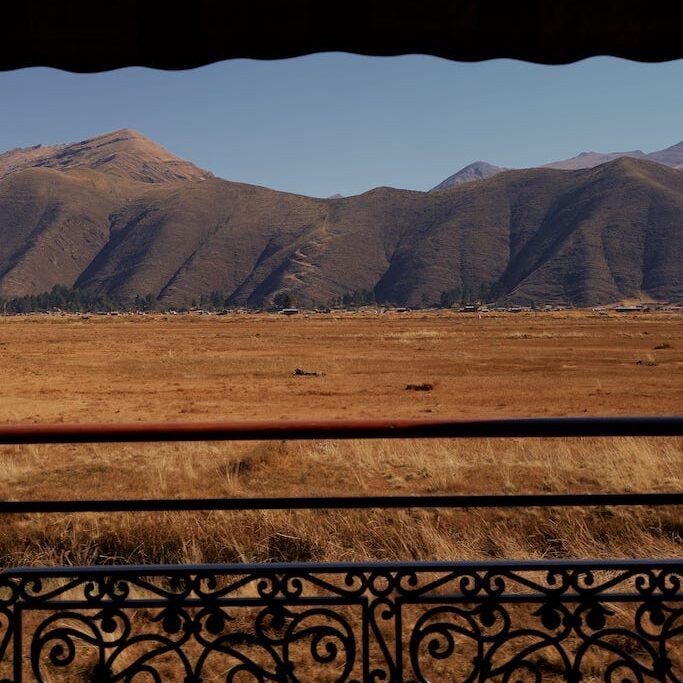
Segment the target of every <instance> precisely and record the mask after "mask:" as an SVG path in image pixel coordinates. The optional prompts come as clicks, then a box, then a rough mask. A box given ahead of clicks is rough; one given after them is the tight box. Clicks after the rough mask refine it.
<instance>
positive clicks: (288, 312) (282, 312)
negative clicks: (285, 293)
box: [278, 308, 299, 315]
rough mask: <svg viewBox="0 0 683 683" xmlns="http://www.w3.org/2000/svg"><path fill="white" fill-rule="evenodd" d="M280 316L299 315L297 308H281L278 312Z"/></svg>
mask: <svg viewBox="0 0 683 683" xmlns="http://www.w3.org/2000/svg"><path fill="white" fill-rule="evenodd" d="M278 313H279V314H280V315H297V314H298V313H299V309H298V308H283V309H281V310H280V311H278Z"/></svg>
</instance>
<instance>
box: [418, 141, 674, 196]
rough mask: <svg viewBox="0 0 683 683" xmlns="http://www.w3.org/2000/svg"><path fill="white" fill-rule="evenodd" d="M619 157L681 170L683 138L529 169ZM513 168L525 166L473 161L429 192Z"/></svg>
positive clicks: (581, 166) (581, 155) (603, 161)
mask: <svg viewBox="0 0 683 683" xmlns="http://www.w3.org/2000/svg"><path fill="white" fill-rule="evenodd" d="M621 157H628V158H634V159H645V160H649V161H655V162H657V163H661V164H664V165H665V166H671V167H672V168H677V169H683V141H681V142H678V143H676V144H674V145H671V146H670V147H666V148H665V149H661V150H658V151H656V152H650V153H649V154H646V153H645V152H643V151H642V150H639V149H637V150H632V151H630V152H580V153H579V154H577V155H576V156H574V157H571V158H569V159H562V160H560V161H551V162H550V163H547V164H543V165H541V166H535V167H531V168H555V169H560V170H568V171H577V170H580V169H584V168H593V167H595V166H600V165H601V164H606V163H609V162H610V161H615V160H616V159H619V158H621ZM479 169H482V171H481V172H480V171H479ZM512 170H524V169H512V168H506V167H502V166H496V165H494V164H489V163H488V162H485V161H475V162H473V163H471V164H468V165H467V166H464V167H463V168H461V169H460V170H459V171H456V172H455V173H453V174H452V175H450V176H448V177H447V178H445V179H444V180H442V181H441V182H440V183H438V184H437V185H435V186H434V187H432V188H431V190H430V192H434V191H438V190H444V189H448V188H449V187H455V186H456V185H459V184H461V183H464V182H471V181H475V180H483V179H485V178H490V177H491V176H493V175H496V174H497V173H502V172H504V171H512ZM473 171H474V172H473Z"/></svg>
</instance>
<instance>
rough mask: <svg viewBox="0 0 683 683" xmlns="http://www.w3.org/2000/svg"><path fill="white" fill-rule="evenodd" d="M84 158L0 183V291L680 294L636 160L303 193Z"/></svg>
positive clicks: (164, 297)
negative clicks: (452, 181) (427, 184)
mask: <svg viewBox="0 0 683 683" xmlns="http://www.w3.org/2000/svg"><path fill="white" fill-rule="evenodd" d="M103 137H106V136H103ZM142 142H143V143H144V139H143V140H142ZM116 144H119V143H116ZM121 144H123V143H121ZM138 144H140V141H139V140H137V139H136V140H133V147H128V148H126V147H125V146H124V147H123V148H122V149H120V150H119V152H118V154H119V155H120V157H121V158H123V159H129V158H130V157H129V155H132V154H133V151H131V150H132V149H134V148H135V146H137V145H138ZM152 144H153V143H152ZM85 146H88V147H92V145H85ZM144 146H145V147H146V149H148V150H149V149H150V145H144ZM3 156H5V157H6V156H7V155H3ZM0 158H2V157H0ZM87 158H89V159H90V161H89V162H87V163H86V162H85V161H83V159H84V157H81V161H80V162H78V163H76V164H74V165H67V166H65V167H58V168H56V167H45V166H43V167H38V168H36V167H35V166H30V165H29V166H28V167H24V168H21V169H19V168H17V169H15V170H14V171H12V172H11V173H8V174H6V175H5V177H4V178H2V179H0V236H2V239H0V296H2V297H11V296H17V295H22V294H27V293H39V292H42V291H46V290H49V289H50V288H51V287H52V286H53V285H55V284H64V285H67V286H69V287H73V286H75V287H79V288H88V289H90V290H92V291H95V292H99V293H106V294H110V295H116V296H118V297H124V298H133V297H134V296H135V295H143V296H144V295H147V294H152V295H153V296H155V297H157V298H158V299H159V300H160V301H161V302H162V303H163V304H164V305H168V306H183V305H189V304H190V303H191V302H192V301H193V300H195V299H198V298H199V297H200V296H201V295H208V294H209V293H211V292H218V293H220V297H221V299H222V300H224V301H226V303H227V305H243V304H249V305H254V306H260V305H262V304H263V303H264V302H266V303H267V302H269V301H271V300H272V298H273V297H274V296H275V295H276V294H277V293H278V292H282V291H284V292H287V293H289V294H290V295H291V296H292V298H293V300H294V301H295V302H296V303H297V304H299V305H309V304H317V305H320V304H325V303H328V302H330V301H333V300H335V299H338V298H339V297H341V296H343V295H345V294H351V293H354V292H359V291H361V290H362V291H365V292H372V293H373V295H374V296H375V297H376V298H377V300H378V301H382V302H393V303H396V304H401V305H409V306H421V305H426V304H433V303H437V302H439V301H440V300H443V299H444V296H446V297H454V298H456V299H458V298H460V297H463V296H465V297H467V298H478V297H483V298H487V299H489V298H499V299H503V300H507V301H515V302H518V303H531V302H534V303H560V302H561V303H570V304H576V305H593V304H598V303H607V302H611V301H617V300H620V299H623V298H632V297H640V296H647V297H652V298H655V299H660V300H671V299H673V300H681V299H683V246H682V245H683V239H681V237H682V233H683V172H681V171H678V170H675V169H672V168H668V167H666V166H663V165H661V164H658V163H653V162H650V161H646V160H640V159H630V158H619V159H617V160H615V161H612V162H611V163H608V164H604V165H601V166H597V167H595V168H592V169H585V170H577V171H560V170H554V169H531V170H524V171H506V172H502V173H499V174H497V175H494V176H493V177H491V178H488V179H484V180H481V181H479V182H475V183H463V184H460V185H458V186H457V187H454V188H452V189H446V190H441V191H437V192H430V193H423V192H412V191H406V190H395V189H391V188H377V189H375V190H372V191H370V192H367V193H365V194H362V195H358V196H355V197H347V198H335V199H313V198H309V197H304V196H299V195H292V194H287V193H282V192H275V191H274V190H270V189H267V188H263V187H256V186H251V185H244V184H239V183H233V182H228V181H225V180H221V179H218V178H214V177H210V176H206V175H204V176H202V175H200V176H197V177H187V178H184V179H176V180H175V181H173V182H169V181H168V180H163V179H160V180H157V181H154V182H150V181H149V177H151V176H148V179H147V180H144V179H142V178H140V177H139V176H138V175H137V174H138V171H139V169H140V168H142V166H141V165H140V164H137V165H136V164H133V163H132V162H131V164H128V165H127V166H126V170H125V172H124V170H123V169H122V167H121V165H118V164H117V165H114V166H108V164H107V163H97V158H94V157H92V156H89V157H87ZM153 161H154V160H153V159H152V160H149V159H148V160H147V164H148V165H147V168H148V169H149V168H151V167H155V168H158V164H159V163H162V162H163V159H162V160H157V161H154V163H152V162H153ZM52 163H54V162H52ZM26 165H27V164H24V166H26ZM162 165H163V163H162ZM193 168H195V167H193ZM155 175H158V172H157V171H155ZM162 175H163V174H162ZM202 178H204V179H202Z"/></svg>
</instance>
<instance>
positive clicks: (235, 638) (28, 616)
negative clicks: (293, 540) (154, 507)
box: [0, 561, 683, 683]
mask: <svg viewBox="0 0 683 683" xmlns="http://www.w3.org/2000/svg"><path fill="white" fill-rule="evenodd" d="M682 575H683V562H680V561H670V562H654V561H653V562H625V561H622V562H603V563H597V562H596V563H587V562H581V563H578V562H577V563H575V564H574V565H572V564H569V563H533V564H531V563H529V564H523V563H510V564H503V563H484V562H482V563H480V564H478V565H476V564H472V563H463V564H458V563H450V564H440V565H435V564H427V563H424V564H420V563H411V564H400V565H398V564H397V565H389V564H387V565H368V566H363V565H339V566H335V565H305V564H302V565H270V566H268V565H258V566H254V565H250V566H245V565H224V566H211V567H207V566H202V567H159V568H138V569H137V570H136V569H135V568H125V567H114V568H84V569H82V570H79V569H69V570H66V569H65V570H43V571H41V570H37V569H35V570H33V569H32V570H17V571H14V572H5V573H3V574H0V683H6V682H9V681H13V682H14V683H19V681H24V680H37V681H74V682H76V681H98V682H104V681H109V682H112V683H113V682H114V681H125V682H128V681H130V682H133V681H138V680H140V681H143V680H144V681H147V680H150V681H168V680H174V681H175V680H177V681H184V683H199V682H200V681H207V680H223V681H226V683H241V682H242V681H255V682H258V683H261V682H262V683H266V682H273V681H283V682H287V683H304V682H305V681H339V682H342V681H344V682H349V683H351V682H355V683H361V682H363V683H365V682H371V681H374V682H376V683H380V682H383V683H398V682H399V681H420V682H422V683H427V682H429V683H437V682H441V681H443V683H447V682H448V683H450V682H451V681H456V680H457V681H486V680H491V681H494V680H495V681H532V682H533V683H537V682H540V681H570V682H574V683H578V682H579V681H582V680H587V679H589V678H590V679H594V680H603V681H605V682H606V683H621V682H622V681H625V680H628V681H631V682H632V683H641V682H642V683H646V682H650V681H663V682H669V683H683V605H682V600H683V597H682V596H681V576H682Z"/></svg>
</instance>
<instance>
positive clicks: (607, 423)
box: [0, 415, 683, 445]
mask: <svg viewBox="0 0 683 683" xmlns="http://www.w3.org/2000/svg"><path fill="white" fill-rule="evenodd" d="M619 436H683V415H670V416H617V417H527V418H505V419H483V420H482V419H479V420H449V419H426V420H425V419H398V420H393V419H371V420H302V421H295V420H292V421H290V420H279V421H278V420H266V421H256V420H245V421H230V422H135V423H118V424H117V423H103V424H22V425H0V445H11V444H45V443H52V444H57V443H126V442H161V441H273V440H281V439H288V440H305V439H399V438H400V439H418V438H419V439H425V438H503V437H525V438H530V437H619Z"/></svg>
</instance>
